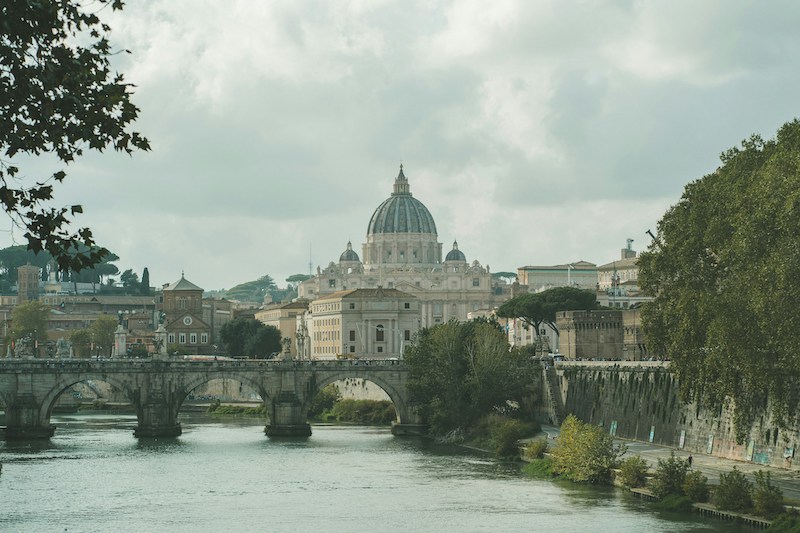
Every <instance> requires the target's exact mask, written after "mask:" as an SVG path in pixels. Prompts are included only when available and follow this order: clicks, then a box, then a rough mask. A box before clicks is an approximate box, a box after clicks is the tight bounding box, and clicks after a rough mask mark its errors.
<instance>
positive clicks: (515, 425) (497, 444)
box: [491, 418, 527, 459]
mask: <svg viewBox="0 0 800 533" xmlns="http://www.w3.org/2000/svg"><path fill="white" fill-rule="evenodd" d="M526 430H527V428H526V426H525V424H523V423H522V422H520V421H519V420H514V419H513V418H510V419H507V420H505V421H503V422H501V423H500V424H498V425H496V426H493V427H492V431H491V435H492V444H493V446H494V453H495V455H496V456H497V457H507V458H514V459H519V439H521V438H522V437H523V436H525V432H526Z"/></svg>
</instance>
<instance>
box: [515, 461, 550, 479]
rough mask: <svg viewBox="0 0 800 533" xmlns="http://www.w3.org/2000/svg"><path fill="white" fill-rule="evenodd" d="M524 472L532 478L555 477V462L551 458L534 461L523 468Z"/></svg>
mask: <svg viewBox="0 0 800 533" xmlns="http://www.w3.org/2000/svg"><path fill="white" fill-rule="evenodd" d="M522 471H523V472H524V473H525V474H526V475H528V476H530V477H553V476H554V475H555V473H554V472H553V460H552V459H550V458H549V457H545V458H544V459H534V460H532V461H531V462H530V463H528V464H526V465H525V466H523V467H522Z"/></svg>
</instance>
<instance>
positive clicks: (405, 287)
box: [298, 165, 596, 344]
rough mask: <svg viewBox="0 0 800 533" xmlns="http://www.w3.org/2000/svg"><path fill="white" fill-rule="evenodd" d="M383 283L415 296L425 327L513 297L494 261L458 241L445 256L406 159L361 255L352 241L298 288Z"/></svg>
mask: <svg viewBox="0 0 800 533" xmlns="http://www.w3.org/2000/svg"><path fill="white" fill-rule="evenodd" d="M595 277H596V273H595ZM378 287H383V288H384V289H397V290H398V291H402V292H404V293H408V294H412V295H413V296H415V297H416V301H417V302H418V303H419V306H420V325H421V327H426V326H433V325H436V324H441V323H444V322H447V321H448V320H450V319H456V320H466V319H467V316H468V314H469V313H470V312H474V311H478V310H480V309H492V308H494V307H496V306H498V305H500V303H502V302H503V301H505V300H506V299H507V298H508V286H506V285H504V284H501V283H496V282H494V281H493V280H492V276H491V273H490V272H489V267H488V265H487V266H485V267H484V266H482V265H481V264H480V263H479V262H478V261H472V262H469V261H468V260H467V257H466V255H465V254H464V252H463V251H462V250H461V249H460V248H459V245H458V242H455V241H454V242H453V247H452V249H451V250H450V251H448V253H447V254H446V255H445V257H444V259H442V244H441V243H440V242H439V238H438V234H437V231H436V224H435V222H434V219H433V216H432V215H431V213H430V211H428V208H427V207H425V205H424V204H423V203H422V202H420V201H419V200H417V199H416V198H414V197H413V196H412V194H411V189H410V185H409V182H408V179H407V178H406V176H405V174H404V172H403V166H402V165H400V172H399V174H398V175H397V178H396V179H395V181H394V188H393V192H392V193H391V195H390V196H389V198H387V199H386V200H385V201H383V202H382V203H381V204H380V205H379V206H378V207H377V208H376V209H375V211H374V212H373V214H372V217H371V218H370V220H369V223H368V224H367V235H366V240H365V242H364V244H363V245H362V255H361V257H359V255H358V253H356V251H355V250H353V246H352V243H350V242H348V243H347V246H346V249H345V250H344V251H343V252H342V254H341V255H340V257H339V261H338V262H333V261H331V262H330V263H329V264H328V266H327V267H325V268H321V267H317V273H316V275H315V276H313V277H312V278H310V279H308V280H306V281H304V282H302V283H301V284H300V285H299V287H298V294H299V297H300V298H305V299H307V300H310V301H313V300H318V299H320V298H323V297H325V296H327V295H330V294H333V293H336V292H340V291H346V290H353V289H377V288H378ZM312 344H313V343H312Z"/></svg>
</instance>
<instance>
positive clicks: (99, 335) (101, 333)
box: [89, 315, 119, 356]
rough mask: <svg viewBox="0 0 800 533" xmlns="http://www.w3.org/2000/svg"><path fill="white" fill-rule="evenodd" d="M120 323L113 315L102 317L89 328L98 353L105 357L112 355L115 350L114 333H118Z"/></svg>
mask: <svg viewBox="0 0 800 533" xmlns="http://www.w3.org/2000/svg"><path fill="white" fill-rule="evenodd" d="M118 325H119V322H118V321H117V319H116V318H114V317H113V316H111V315H102V316H100V317H98V318H97V320H95V321H94V322H92V325H91V326H90V327H89V331H90V332H91V334H92V342H93V343H94V346H95V350H97V353H98V354H100V355H103V356H109V355H111V351H112V350H113V349H114V332H115V331H117V326H118Z"/></svg>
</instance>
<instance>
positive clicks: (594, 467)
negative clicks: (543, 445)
mask: <svg viewBox="0 0 800 533" xmlns="http://www.w3.org/2000/svg"><path fill="white" fill-rule="evenodd" d="M624 453H625V447H624V446H614V439H613V438H612V437H611V435H609V434H608V433H606V432H605V431H604V430H603V428H601V427H599V426H595V425H592V424H586V423H584V422H581V421H580V420H578V419H577V418H576V417H575V416H574V415H569V416H568V417H567V419H566V420H564V423H563V424H561V432H560V434H559V436H558V441H557V443H556V447H555V448H554V449H553V451H552V452H551V454H550V456H551V458H552V459H553V471H554V472H556V473H557V474H558V475H560V476H564V477H565V478H567V479H570V480H572V481H577V482H586V483H593V484H599V483H609V482H610V481H611V469H612V468H614V467H615V466H616V464H617V460H618V458H619V457H621V456H622V455H623V454H624Z"/></svg>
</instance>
